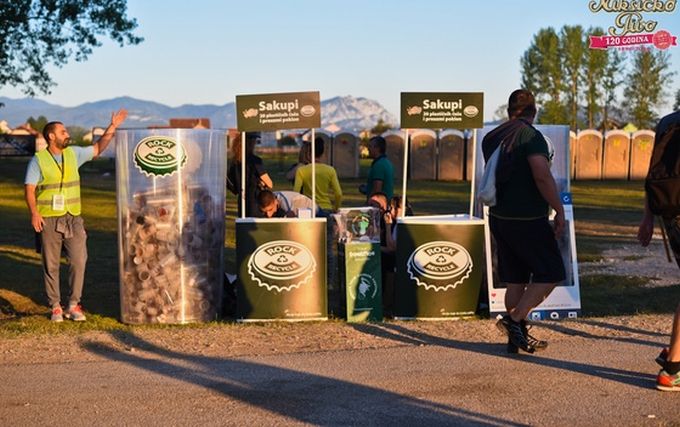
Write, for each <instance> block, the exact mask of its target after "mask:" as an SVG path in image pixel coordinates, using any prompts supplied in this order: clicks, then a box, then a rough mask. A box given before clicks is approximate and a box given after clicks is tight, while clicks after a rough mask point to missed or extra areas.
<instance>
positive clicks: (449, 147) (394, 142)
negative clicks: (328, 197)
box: [316, 129, 654, 181]
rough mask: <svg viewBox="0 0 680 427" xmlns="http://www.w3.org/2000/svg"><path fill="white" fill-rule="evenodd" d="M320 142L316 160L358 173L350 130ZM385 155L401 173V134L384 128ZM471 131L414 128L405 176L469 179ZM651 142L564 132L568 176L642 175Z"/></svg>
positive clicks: (649, 134)
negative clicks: (567, 145)
mask: <svg viewBox="0 0 680 427" xmlns="http://www.w3.org/2000/svg"><path fill="white" fill-rule="evenodd" d="M316 135H317V136H318V137H321V138H323V140H324V143H325V148H326V149H325V150H324V155H323V156H322V158H321V159H320V162H322V163H326V164H331V165H333V166H334V167H335V169H336V170H337V172H338V176H339V177H340V178H358V177H359V157H360V144H359V142H360V139H359V136H358V135H357V134H354V133H352V132H339V133H336V134H328V133H325V132H317V133H316ZM382 136H383V137H385V140H386V141H387V157H388V158H389V159H390V160H391V161H392V164H393V165H394V175H395V177H401V176H402V174H403V164H404V161H403V155H404V132H403V131H388V132H386V133H384V134H383V135H382ZM471 143H472V132H462V131H459V130H453V129H451V130H445V131H440V132H435V131H432V130H426V129H424V130H416V131H412V132H410V133H409V150H410V153H409V178H410V179H413V180H440V181H462V180H466V181H469V180H470V179H471V176H472V162H473V157H472V156H473V152H472V146H471ZM653 144H654V131H650V130H640V131H637V132H634V133H629V132H625V131H622V130H612V131H608V132H607V133H606V134H604V135H603V134H602V132H599V131H597V130H590V129H589V130H582V131H580V132H578V133H575V132H570V164H571V178H572V179H595V180H598V179H612V180H638V179H644V177H645V176H646V175H647V169H648V167H649V159H650V157H651V154H652V146H653Z"/></svg>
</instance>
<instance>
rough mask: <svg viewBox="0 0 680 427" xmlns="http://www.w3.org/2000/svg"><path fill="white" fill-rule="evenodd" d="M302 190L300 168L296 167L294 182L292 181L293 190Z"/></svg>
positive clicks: (298, 191)
mask: <svg viewBox="0 0 680 427" xmlns="http://www.w3.org/2000/svg"><path fill="white" fill-rule="evenodd" d="M300 190H302V168H297V170H296V171H295V182H294V183H293V191H295V192H296V193H300Z"/></svg>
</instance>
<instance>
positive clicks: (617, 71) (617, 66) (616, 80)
mask: <svg viewBox="0 0 680 427" xmlns="http://www.w3.org/2000/svg"><path fill="white" fill-rule="evenodd" d="M623 59H624V58H623V56H622V55H621V54H620V53H619V52H618V51H617V50H616V49H609V50H607V65H605V67H604V76H603V78H602V92H603V99H604V105H603V106H602V131H603V132H606V131H607V130H608V129H609V111H610V109H611V106H612V105H614V104H615V103H616V92H617V89H618V87H619V86H620V85H621V83H623V80H622V79H621V76H622V71H621V68H622V64H623Z"/></svg>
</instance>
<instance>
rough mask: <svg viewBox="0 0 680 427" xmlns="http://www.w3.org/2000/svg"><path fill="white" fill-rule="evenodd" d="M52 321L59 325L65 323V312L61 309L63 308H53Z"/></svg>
mask: <svg viewBox="0 0 680 427" xmlns="http://www.w3.org/2000/svg"><path fill="white" fill-rule="evenodd" d="M50 320H51V321H52V322H57V323H59V322H63V321H64V311H63V310H62V309H61V307H53V308H52V316H51V317H50Z"/></svg>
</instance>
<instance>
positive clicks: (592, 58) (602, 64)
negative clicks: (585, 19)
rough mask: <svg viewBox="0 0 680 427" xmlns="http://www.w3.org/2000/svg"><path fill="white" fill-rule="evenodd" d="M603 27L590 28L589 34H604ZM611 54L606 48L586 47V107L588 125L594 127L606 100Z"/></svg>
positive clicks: (584, 74) (584, 77)
mask: <svg viewBox="0 0 680 427" xmlns="http://www.w3.org/2000/svg"><path fill="white" fill-rule="evenodd" d="M603 34H604V31H603V30H602V28H590V29H588V36H595V35H603ZM608 62H609V55H608V53H607V51H606V50H604V49H585V66H584V71H583V83H584V85H585V93H584V95H585V108H586V119H587V126H588V128H589V129H594V128H595V127H596V126H597V125H596V120H597V119H596V117H597V114H598V113H599V111H600V108H602V106H601V103H603V102H602V101H604V100H603V99H602V98H603V96H604V76H605V70H606V68H607V64H608Z"/></svg>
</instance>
